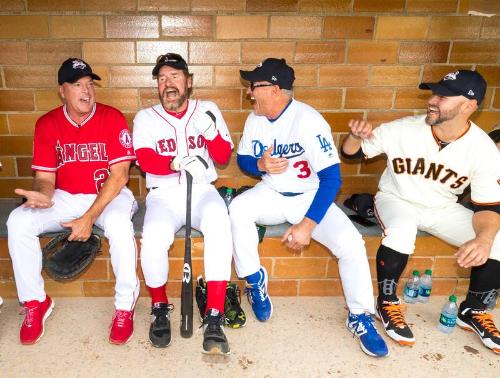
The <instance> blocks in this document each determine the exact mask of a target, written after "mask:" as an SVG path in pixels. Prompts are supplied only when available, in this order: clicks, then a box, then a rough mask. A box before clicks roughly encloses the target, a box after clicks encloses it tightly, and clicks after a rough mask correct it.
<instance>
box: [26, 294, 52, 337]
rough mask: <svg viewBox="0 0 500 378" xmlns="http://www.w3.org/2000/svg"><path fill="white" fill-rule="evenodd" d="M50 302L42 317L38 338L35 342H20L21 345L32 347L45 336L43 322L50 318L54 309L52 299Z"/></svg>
mask: <svg viewBox="0 0 500 378" xmlns="http://www.w3.org/2000/svg"><path fill="white" fill-rule="evenodd" d="M51 301H52V303H51V304H50V307H49V308H48V309H47V311H46V312H45V315H44V316H43V320H42V333H41V334H40V336H38V338H37V339H36V340H35V341H29V342H22V341H21V344H23V345H33V344H36V343H37V342H38V341H39V340H40V339H41V338H42V336H43V335H44V334H45V321H46V320H47V318H48V317H49V316H50V314H52V310H53V309H54V300H53V299H52V298H51Z"/></svg>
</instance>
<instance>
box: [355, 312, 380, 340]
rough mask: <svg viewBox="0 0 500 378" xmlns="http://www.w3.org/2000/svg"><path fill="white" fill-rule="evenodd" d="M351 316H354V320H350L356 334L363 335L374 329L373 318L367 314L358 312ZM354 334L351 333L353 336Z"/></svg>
mask: <svg viewBox="0 0 500 378" xmlns="http://www.w3.org/2000/svg"><path fill="white" fill-rule="evenodd" d="M351 316H355V320H354V321H353V322H352V324H353V326H354V327H355V331H356V333H357V334H358V335H364V334H365V333H368V332H370V331H372V330H375V326H374V325H373V318H372V317H371V316H370V315H368V314H359V315H354V314H351ZM354 336H355V335H354V334H353V337H354Z"/></svg>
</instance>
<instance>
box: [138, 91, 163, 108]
mask: <svg viewBox="0 0 500 378" xmlns="http://www.w3.org/2000/svg"><path fill="white" fill-rule="evenodd" d="M139 100H140V105H139V108H140V109H143V108H149V107H151V106H153V105H156V104H158V103H159V102H160V101H159V100H158V89H157V88H148V89H139Z"/></svg>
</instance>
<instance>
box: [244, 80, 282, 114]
mask: <svg viewBox="0 0 500 378" xmlns="http://www.w3.org/2000/svg"><path fill="white" fill-rule="evenodd" d="M252 88H253V89H252ZM275 89H276V86H275V85H273V84H272V83H269V82H267V81H256V82H253V83H250V86H249V87H248V88H247V95H248V96H249V97H250V101H251V103H252V107H253V110H254V113H255V114H256V115H259V116H265V117H272V115H273V112H272V105H273V104H272V101H271V100H272V95H273V90H275Z"/></svg>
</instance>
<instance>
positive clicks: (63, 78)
mask: <svg viewBox="0 0 500 378" xmlns="http://www.w3.org/2000/svg"><path fill="white" fill-rule="evenodd" d="M84 76H90V77H92V79H94V80H101V78H100V77H99V76H98V75H96V74H95V73H93V72H92V68H91V67H90V65H89V64H88V63H86V62H85V61H83V60H82V59H80V58H69V59H66V60H65V61H64V62H63V64H61V67H59V71H58V72H57V81H58V83H59V85H63V84H64V83H74V82H75V81H77V80H79V79H81V78H82V77H84Z"/></svg>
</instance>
